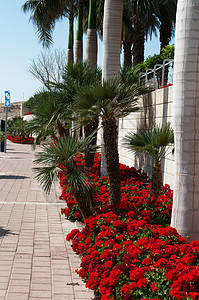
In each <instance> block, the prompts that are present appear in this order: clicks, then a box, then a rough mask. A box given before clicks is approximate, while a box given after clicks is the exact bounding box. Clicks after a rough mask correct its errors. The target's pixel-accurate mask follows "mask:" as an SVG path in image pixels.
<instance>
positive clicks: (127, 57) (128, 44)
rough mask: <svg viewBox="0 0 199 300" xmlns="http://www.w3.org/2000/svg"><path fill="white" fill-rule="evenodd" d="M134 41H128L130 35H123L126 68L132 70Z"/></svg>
mask: <svg viewBox="0 0 199 300" xmlns="http://www.w3.org/2000/svg"><path fill="white" fill-rule="evenodd" d="M131 47H132V41H131V40H130V39H128V35H126V34H125V32H124V34H123V50H124V67H130V68H132V50H131Z"/></svg>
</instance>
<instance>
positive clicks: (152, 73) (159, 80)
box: [139, 59, 174, 89]
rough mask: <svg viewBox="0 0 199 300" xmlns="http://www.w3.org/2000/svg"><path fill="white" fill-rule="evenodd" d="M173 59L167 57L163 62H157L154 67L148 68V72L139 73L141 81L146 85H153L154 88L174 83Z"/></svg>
mask: <svg viewBox="0 0 199 300" xmlns="http://www.w3.org/2000/svg"><path fill="white" fill-rule="evenodd" d="M173 64H174V60H173V59H165V60H164V61H163V64H162V65H160V64H157V65H155V66H154V68H153V69H147V70H146V72H142V73H140V74H139V82H140V84H143V85H144V86H152V87H153V88H154V89H160V88H162V87H164V86H167V85H169V84H172V83H173Z"/></svg>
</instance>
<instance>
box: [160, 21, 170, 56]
mask: <svg viewBox="0 0 199 300" xmlns="http://www.w3.org/2000/svg"><path fill="white" fill-rule="evenodd" d="M171 35H172V24H171V23H170V22H169V21H167V22H166V21H165V20H162V21H161V25H160V52H161V50H162V49H163V48H164V47H166V46H167V45H169V42H170V40H171Z"/></svg>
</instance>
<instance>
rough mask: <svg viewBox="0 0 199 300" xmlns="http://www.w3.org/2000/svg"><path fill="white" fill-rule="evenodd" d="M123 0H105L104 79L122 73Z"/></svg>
mask: <svg viewBox="0 0 199 300" xmlns="http://www.w3.org/2000/svg"><path fill="white" fill-rule="evenodd" d="M122 16H123V0H105V5H104V22H103V59H102V79H103V80H108V79H112V78H113V77H114V76H117V75H119V73H120V48H121V37H122Z"/></svg>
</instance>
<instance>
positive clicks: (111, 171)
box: [74, 78, 145, 204]
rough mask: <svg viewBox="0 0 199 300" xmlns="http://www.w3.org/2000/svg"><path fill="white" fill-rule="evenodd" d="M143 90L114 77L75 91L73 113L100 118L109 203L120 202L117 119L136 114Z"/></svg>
mask: <svg viewBox="0 0 199 300" xmlns="http://www.w3.org/2000/svg"><path fill="white" fill-rule="evenodd" d="M144 92H145V91H144V89H142V88H141V87H139V86H138V85H135V84H134V85H131V86H127V85H125V84H124V83H122V82H121V80H120V79H118V78H116V79H113V80H110V81H105V82H104V83H103V84H98V85H95V86H92V87H90V88H86V89H82V90H80V91H78V93H77V97H76V98H75V100H76V101H75V102H74V103H75V105H74V111H75V112H76V113H77V115H78V116H79V118H80V119H87V120H96V118H98V117H101V119H102V127H103V138H104V153H105V159H106V165H107V173H108V177H109V181H110V202H111V203H114V204H118V203H119V202H120V200H121V191H120V185H121V179H120V168H119V154H118V145H117V136H118V132H117V130H118V125H117V122H116V118H120V117H124V116H126V115H128V114H129V113H130V112H134V111H137V110H138V109H139V107H138V98H139V96H140V95H141V94H143V93H144Z"/></svg>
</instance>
